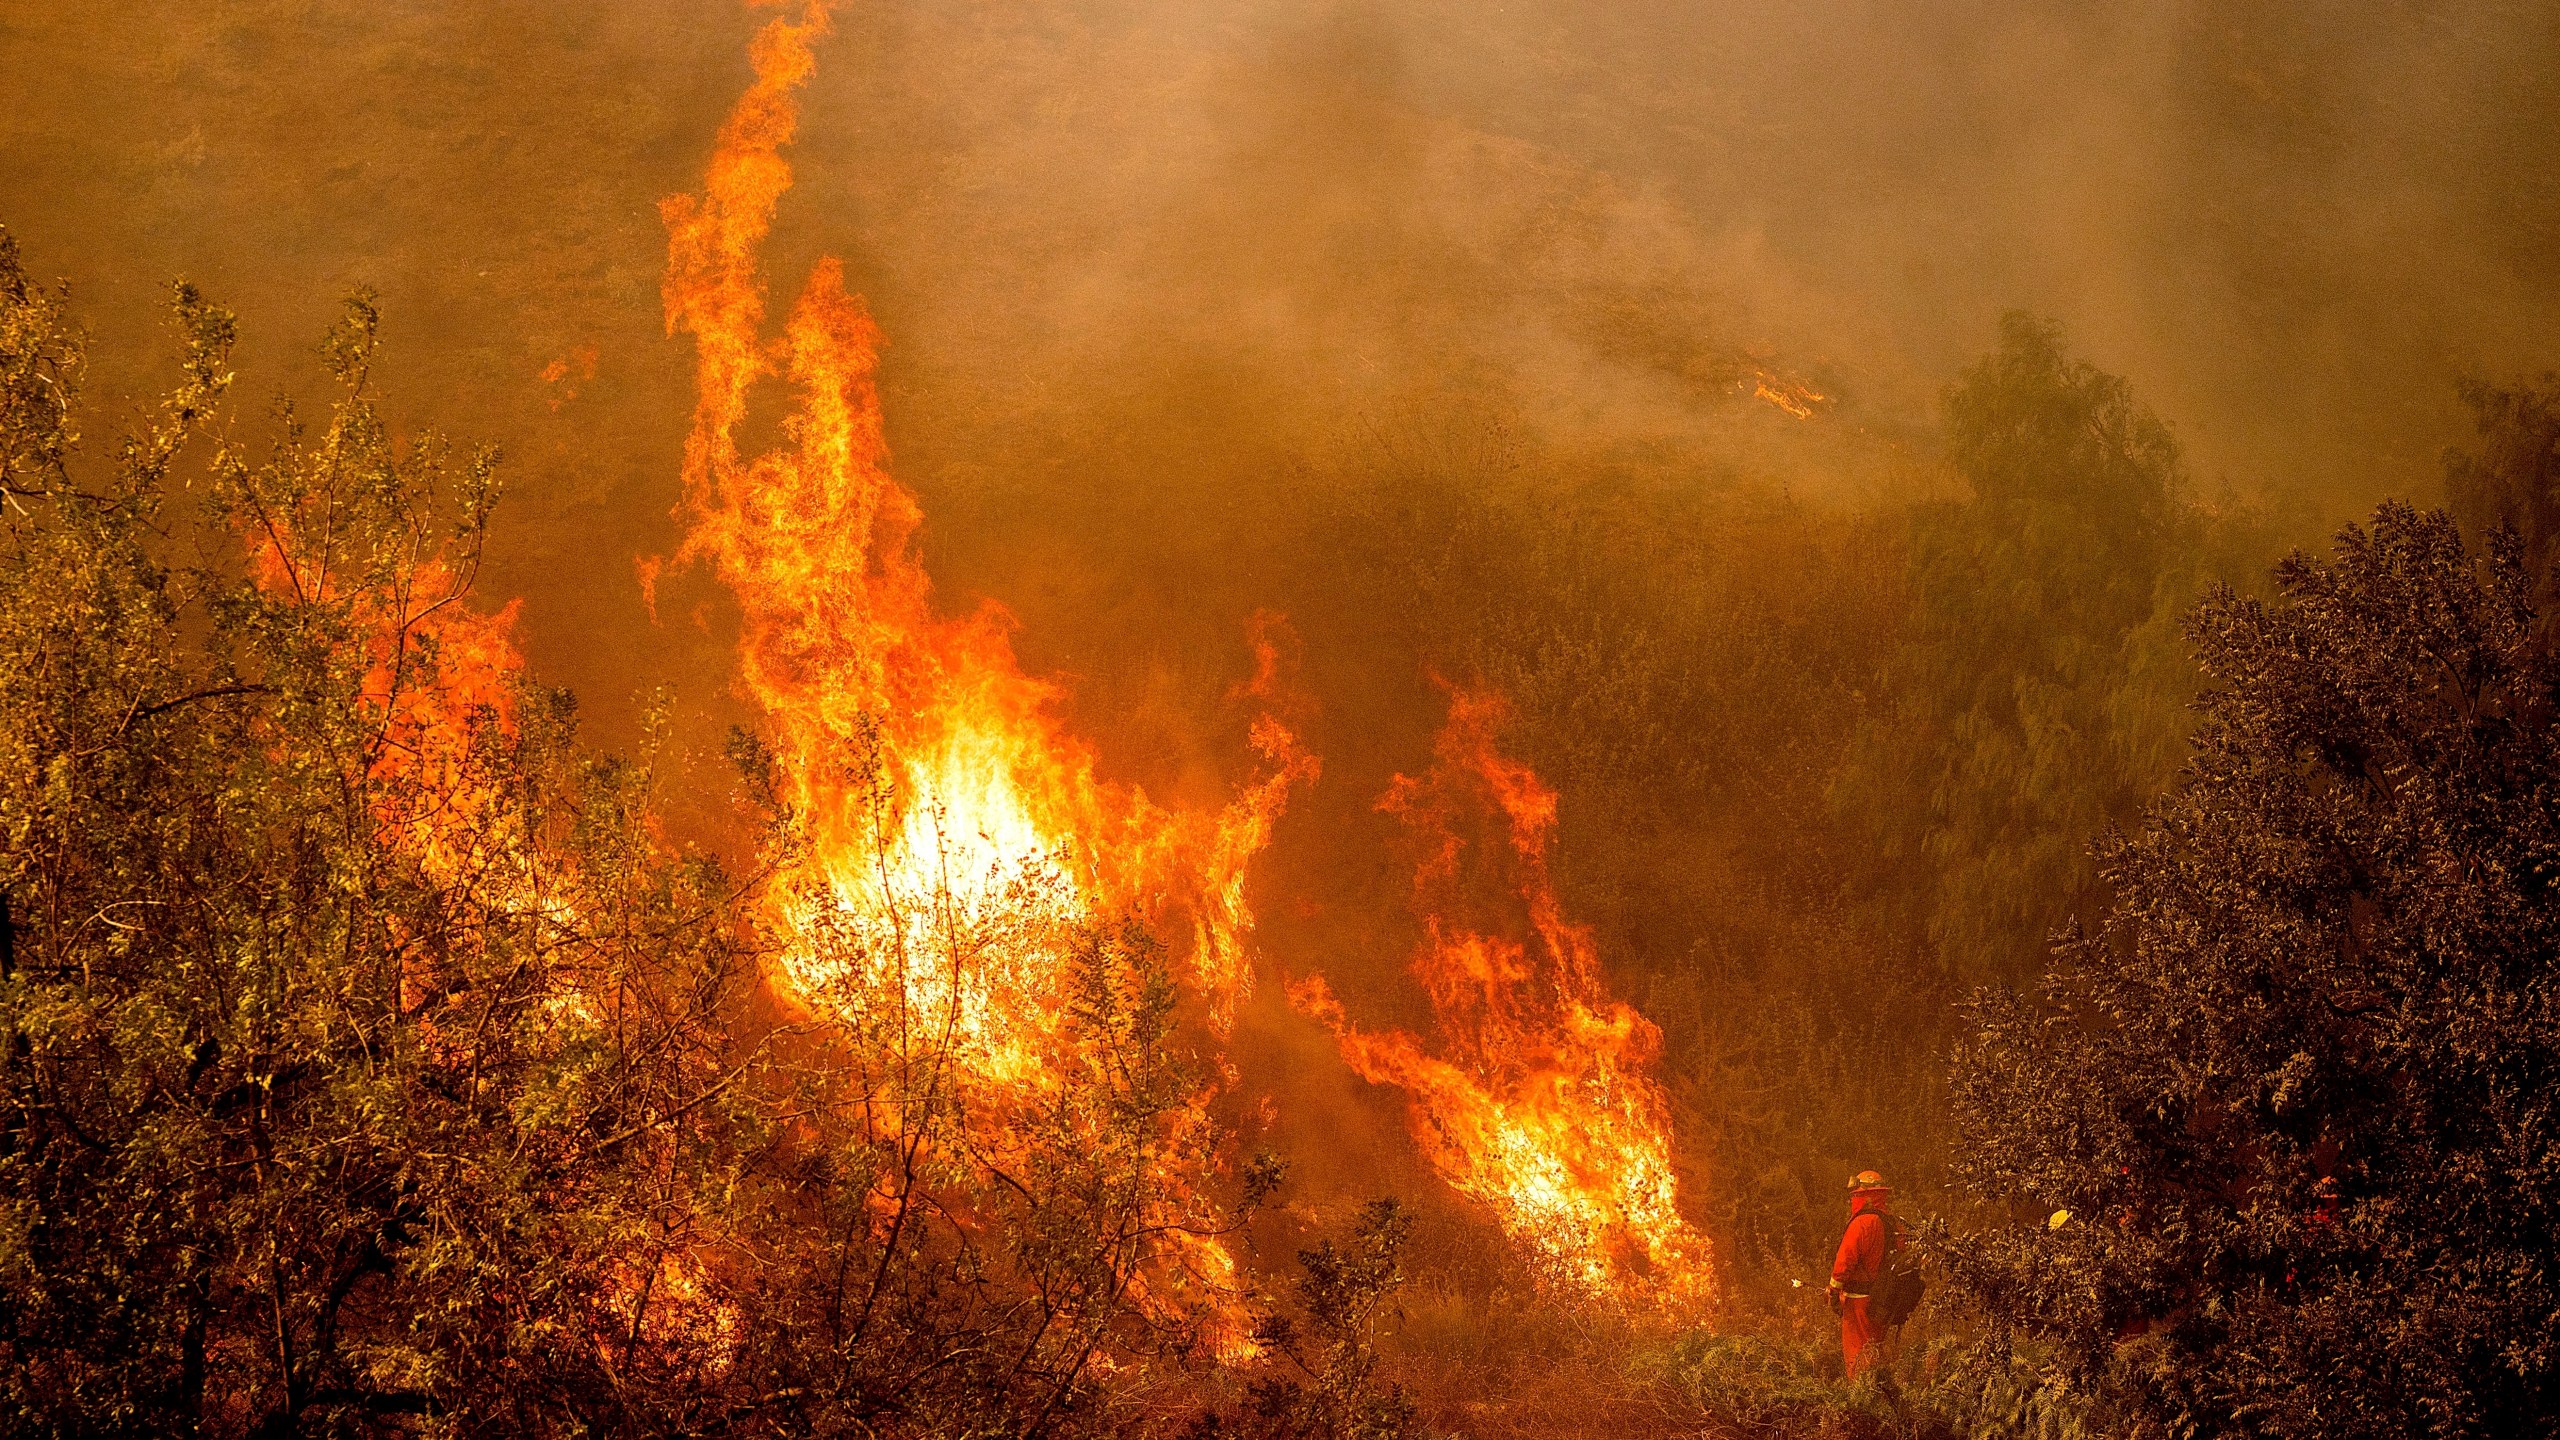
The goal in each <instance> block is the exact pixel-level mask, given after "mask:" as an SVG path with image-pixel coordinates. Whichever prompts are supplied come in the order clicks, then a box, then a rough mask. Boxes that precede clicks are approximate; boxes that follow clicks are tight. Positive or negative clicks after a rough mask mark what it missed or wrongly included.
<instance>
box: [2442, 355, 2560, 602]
mask: <svg viewBox="0 0 2560 1440" xmlns="http://www.w3.org/2000/svg"><path fill="white" fill-rule="evenodd" d="M2462 399H2463V403H2465V404H2467V405H2469V406H2470V407H2471V419H2472V426H2473V429H2474V430H2475V431H2476V432H2477V434H2478V441H2477V446H2476V448H2475V449H2473V450H2471V451H2468V452H2465V451H2454V452H2452V453H2450V454H2448V455H2446V456H2445V476H2444V480H2445V485H2444V488H2445V496H2446V498H2447V499H2448V500H2449V501H2450V502H2451V503H2452V509H2453V513H2454V518H2456V519H2458V520H2460V521H2461V522H2462V524H2463V528H2464V529H2466V530H2468V531H2470V532H2471V533H2472V534H2473V535H2475V536H2486V535H2488V534H2489V533H2490V532H2492V531H2495V530H2498V529H2502V528H2503V529H2507V530H2512V531H2514V532H2515V534H2516V539H2517V541H2518V543H2519V544H2520V545H2521V546H2522V547H2523V552H2524V562H2525V569H2526V570H2527V571H2528V572H2530V573H2531V574H2532V575H2533V577H2534V597H2533V598H2534V603H2535V605H2536V607H2537V608H2539V609H2540V610H2541V611H2542V612H2543V613H2544V614H2545V615H2551V614H2560V604H2555V603H2554V602H2555V601H2560V375H2545V376H2544V377H2542V380H2541V383H2539V384H2520V385H2511V386H2505V385H2490V384H2485V383H2482V382H2478V381H2472V382H2468V383H2465V384H2464V385H2463V386H2462Z"/></svg>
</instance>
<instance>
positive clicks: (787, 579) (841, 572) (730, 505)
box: [643, 0, 1314, 1278]
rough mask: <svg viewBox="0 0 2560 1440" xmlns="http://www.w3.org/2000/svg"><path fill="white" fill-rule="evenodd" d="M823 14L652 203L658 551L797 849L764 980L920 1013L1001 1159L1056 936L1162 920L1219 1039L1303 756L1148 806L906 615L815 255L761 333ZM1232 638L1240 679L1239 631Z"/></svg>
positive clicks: (1004, 673)
mask: <svg viewBox="0 0 2560 1440" xmlns="http://www.w3.org/2000/svg"><path fill="white" fill-rule="evenodd" d="M830 9H831V6H830V4H829V3H827V0H811V3H809V4H807V5H806V6H805V8H804V9H802V10H801V11H800V13H799V14H798V16H797V17H796V18H785V19H779V20H775V21H773V22H771V23H769V24H768V25H767V26H766V27H765V28H764V29H763V31H762V32H761V33H760V34H759V35H758V37H757V39H756V41H755V44H754V48H753V52H752V59H753V62H754V69H755V81H754V83H753V85H752V86H751V87H750V88H749V89H748V91H747V93H746V95H745V96H744V97H743V98H742V99H741V100H740V101H739V103H738V105H737V107H736V109H735V110H734V111H733V112H732V114H731V115H730V117H729V119H728V121H727V123H726V124H725V125H724V127H723V128H722V130H721V132H720V137H719V143H718V147H717V151H716V153H715V155H714V157H713V159H712V162H711V165H710V169H709V173H708V175H707V177H706V181H705V185H704V188H703V191H702V193H701V194H699V195H678V196H675V197H672V198H670V199H669V200H667V201H666V202H665V204H664V206H663V215H664V218H665V220H666V224H667V228H668V232H669V237H670V239H669V247H668V264H667V274H666V281H665V301H666V310H667V324H668V328H669V330H670V332H671V333H673V332H682V333H685V334H688V335H690V336H692V337H693V339H694V342H695V345H696V352H697V360H696V383H697V401H696V408H695V411H694V420H693V427H692V432H691V434H690V437H689V438H688V440H687V442H686V447H685V457H684V501H683V507H682V510H681V512H680V513H681V514H682V515H683V517H684V518H686V519H687V520H688V521H689V524H690V531H689V534H688V536H687V538H686V540H685V543H684V545H683V548H682V549H681V551H680V552H679V553H678V555H677V557H676V558H677V560H678V561H679V562H688V561H701V562H707V563H708V564H709V565H710V566H711V567H712V569H713V570H714V571H715V572H716V573H717V575H718V576H719V578H720V579H721V580H722V581H723V582H724V583H725V584H726V585H727V587H728V588H729V589H730V591H731V592H732V593H733V594H734V596H735V597H736V600H737V604H738V608H739V614H740V618H741V622H742V633H741V637H740V672H741V676H742V681H743V684H744V688H745V689H746V691H747V692H748V694H749V695H750V696H751V697H752V698H753V699H754V700H755V701H756V702H757V703H758V704H759V705H760V706H761V707H762V709H763V711H764V713H765V715H766V717H767V721H768V726H767V732H768V735H769V737H770V740H771V743H772V747H773V752H774V758H775V761H776V764H777V771H778V779H779V781H780V784H781V787H782V790H783V794H784V798H785V799H786V801H787V802H788V804H789V805H790V807H791V809H792V812H793V814H794V816H795V818H796V819H797V821H798V823H799V826H800V830H801V833H802V836H803V839H804V844H805V848H804V849H803V850H802V851H801V852H800V853H799V854H798V855H797V856H796V858H795V859H794V860H793V862H792V865H791V870H792V873H791V874H790V875H789V876H788V877H787V880H788V883H787V884H786V885H785V886H784V887H782V891H783V894H784V895H785V896H786V897H787V898H785V899H784V900H782V901H781V902H780V904H779V913H778V914H777V915H776V917H775V919H776V920H777V922H778V924H779V927H780V928H781V930H782V931H783V932H784V935H785V938H786V946H785V949H784V951H783V953H782V955H781V957H780V959H779V962H778V965H779V973H778V974H777V975H776V977H775V978H776V981H777V984H778V988H780V989H781V990H782V991H783V992H784V993H786V994H787V995H789V996H791V997H793V998H794V999H795V1000H796V1001H798V1002H799V1003H800V1004H802V1005H804V1006H806V1007H807V1008H809V1009H810V1010H812V1011H814V1012H816V1013H819V1014H821V1015H827V1016H831V1017H833V1018H836V1019H838V1020H841V1021H843V1022H845V1023H846V1024H848V1025H850V1026H856V1027H859V1026H865V1025H877V1024H879V1023H880V1022H881V1021H882V1018H883V1017H884V1016H891V1015H894V1016H897V1017H918V1018H921V1019H924V1020H927V1021H929V1022H930V1025H931V1027H932V1028H933V1029H934V1031H935V1032H936V1033H937V1034H938V1035H939V1036H940V1037H942V1038H941V1039H940V1040H938V1041H937V1042H936V1043H937V1044H938V1045H939V1046H940V1049H939V1050H938V1051H937V1054H938V1055H939V1056H941V1057H942V1058H945V1059H947V1060H948V1061H949V1062H950V1063H951V1065H952V1066H953V1067H954V1068H955V1070H956V1071H957V1077H958V1083H959V1084H961V1085H962V1087H963V1088H964V1090H966V1091H968V1092H970V1094H971V1097H972V1102H973V1103H972V1104H971V1107H970V1114H971V1122H970V1123H971V1124H972V1125H973V1126H976V1127H980V1128H981V1129H984V1130H986V1131H988V1132H989V1133H987V1134H985V1135H983V1136H973V1143H983V1144H984V1145H986V1146H989V1147H992V1148H993V1149H995V1150H998V1151H1000V1150H1001V1149H1002V1148H1003V1147H1004V1145H1005V1143H1006V1137H1005V1136H1004V1135H1003V1133H1001V1132H1002V1129H1003V1127H1004V1126H1005V1125H1006V1123H1007V1121H1006V1118H1005V1116H1006V1113H1007V1106H1008V1105H1009V1104H1011V1105H1017V1106H1018V1105H1019V1104H1022V1103H1026V1102H1027V1100H1028V1099H1029V1098H1031V1097H1036V1096H1037V1095H1039V1094H1040V1093H1042V1092H1044V1091H1045V1090H1048V1089H1050V1088H1052V1087H1054V1086H1055V1085H1057V1084H1058V1083H1060V1076H1061V1067H1063V1066H1066V1065H1068V1064H1069V1063H1070V1061H1069V1060H1068V1059H1066V1058H1065V1057H1064V1056H1063V1054H1062V1049H1061V1047H1062V1043H1063V1042H1062V1036H1063V1035H1064V1034H1065V1032H1066V1029H1067V1027H1068V1023H1069V1020H1070V1011H1071V1008H1072V1004H1071V1001H1072V995H1071V989H1072V985H1071V981H1072V975H1071V973H1070V969H1071V964H1072V953H1071V952H1072V950H1073V940H1074V935H1075V932H1076V931H1077V930H1078V929H1079V927H1083V926H1087V925H1089V924H1092V923H1099V922H1104V921H1110V920H1117V919H1119V918H1121V917H1129V916H1134V917H1136V918H1138V919H1140V920H1141V921H1143V922H1145V923H1147V924H1149V925H1151V926H1156V927H1159V928H1161V927H1165V926H1169V925H1177V924H1182V923H1185V922H1187V924H1188V925H1189V927H1190V929H1191V932H1192V935H1191V938H1192V941H1193V943H1192V944H1191V946H1190V950H1189V957H1188V958H1189V962H1190V971H1189V973H1190V978H1191V979H1192V980H1193V982H1194V985H1195V988H1196V990H1197V992H1198V993H1199V994H1200V996H1201V997H1202V998H1203V999H1204V1000H1205V1002H1206V1009H1207V1012H1208V1015H1209V1017H1210V1019H1211V1022H1212V1024H1213V1025H1214V1026H1216V1027H1218V1028H1220V1029H1221V1030H1223V1028H1224V1027H1225V1026H1226V1025H1227V1024H1228V1023H1230V1021H1231V1017H1232V1014H1233V1008H1234V1006H1235V1004H1236V1002H1237V1000H1238V999H1239V998H1240V996H1241V995H1242V994H1243V993H1244V991H1245V989H1246V987H1247V986H1248V984H1249V982H1250V974H1251V969H1250V966H1249V965H1248V964H1247V963H1246V961H1245V958H1244V956H1245V948H1244V947H1245V937H1246V932H1247V931H1248V930H1249V929H1250V926H1251V923H1252V922H1251V916H1250V912H1249V911H1248V910H1247V909H1246V907H1245V905H1244V903H1243V880H1244V870H1245V866H1246V864H1247V863H1248V862H1249V861H1250V860H1251V858H1252V857H1253V855H1254V854H1255V852H1256V851H1258V850H1259V849H1260V848H1261V846H1262V844H1263V843H1264V841H1265V839H1266V838H1267V836H1268V834H1269V831H1270V826H1271V823H1272V820H1273V818H1274V817H1275V816H1276V815H1277V814H1278V812H1279V810H1280V808H1281V806H1282V805H1283V804H1284V803H1285V800H1286V798H1287V794H1288V791H1289V789H1290V788H1291V787H1292V786H1294V785H1296V784H1298V783H1300V782H1302V781H1304V780H1305V779H1307V778H1309V777H1311V776H1312V775H1313V773H1314V761H1313V760H1312V759H1311V758H1310V757H1307V756H1305V755H1304V754H1302V753H1301V752H1300V751H1299V749H1298V747H1297V744H1296V741H1295V739H1294V737H1293V736H1292V735H1291V734H1290V733H1289V731H1288V730H1287V728H1286V727H1285V726H1283V725H1281V724H1280V723H1279V721H1277V720H1276V719H1273V718H1271V717H1269V716H1265V717H1263V718H1262V719H1261V720H1259V721H1258V722H1257V723H1256V724H1255V726H1254V729H1253V741H1254V745H1255V747H1256V749H1257V750H1258V751H1259V752H1260V753H1261V754H1262V756H1263V757H1264V758H1265V760H1266V761H1267V762H1268V769H1267V771H1266V773H1265V774H1264V775H1263V776H1262V777H1261V778H1260V779H1259V780H1258V781H1257V782H1256V783H1254V784H1253V785H1251V786H1250V787H1249V788H1248V789H1247V790H1246V791H1245V792H1244V793H1243V794H1242V795H1241V796H1240V797H1239V798H1238V799H1237V800H1236V801H1235V802H1234V803H1233V804H1232V805H1231V806H1229V807H1227V808H1226V809H1225V810H1223V811H1217V812H1208V813H1176V812H1171V811H1168V810H1165V809H1163V808H1161V807H1159V806H1157V805H1155V804H1153V803H1152V802H1150V801H1149V800H1148V799H1147V797H1146V796H1144V795H1143V794H1140V793H1138V792H1136V791H1134V790H1131V789H1127V788H1123V787H1116V786H1111V785H1107V784H1105V783H1103V782H1101V781H1100V780H1099V779H1098V778H1097V777H1096V776H1095V774H1094V767H1093V759H1092V755H1091V753H1090V751H1089V750H1088V749H1087V748H1086V747H1085V746H1084V745H1083V744H1082V743H1081V742H1080V741H1078V740H1077V739H1076V738H1075V737H1073V736H1071V735H1068V734H1066V733H1064V731H1063V730H1062V729H1061V727H1060V726H1059V724H1058V723H1057V721H1056V719H1055V718H1054V715H1053V713H1052V710H1053V705H1054V702H1055V700H1056V699H1057V694H1056V692H1055V690H1054V689H1053V688H1052V687H1051V686H1049V685H1047V684H1045V683H1043V682H1041V681H1039V680H1037V679H1034V678H1032V677H1029V676H1026V675H1025V674H1023V673H1022V671H1021V669H1020V668H1019V666H1018V665H1017V664H1016V662H1015V659H1014V656H1013V653H1012V647H1011V643H1010V639H1009V631H1010V624H1011V622H1010V620H1009V617H1008V616H1007V615H1006V614H1005V613H1004V612H1003V611H1002V610H1001V609H1000V608H998V607H996V606H994V605H993V604H988V605H985V606H982V607H980V608H979V609H978V610H976V611H975V612H974V613H971V614H967V615H960V616H950V615H944V614H941V613H938V612H937V611H936V610H935V608H934V606H933V604H932V597H931V585H930V582H929V581H928V579H927V577H926V575H925V573H924V570H923V568H922V565H921V564H920V562H919V560H918V558H917V554H916V547H915V536H916V531H917V528H918V526H919V524H920V523H921V519H922V516H921V513H920V511H919V509H918V506H917V503H916V500H915V498H914V496H913V495H912V494H910V493H909V492H908V491H907V490H906V489H905V488H904V487H903V486H902V485H900V484H899V483H898V482H897V481H896V480H895V479H894V478H893V477H892V476H891V474H890V471H889V456H888V449H887V445H886V443H885V441H884V439H883V435H882V428H881V413H880V404H879V397H878V394H877V391H876V389H875V385H874V371H875V366H876V357H877V352H878V345H879V334H878V331H877V329H876V328H875V327H874V325H873V323H872V321H871V318H870V316H869V315H868V313H866V311H865V309H864V307H863V305H862V303H861V301H860V300H858V299H857V298H855V297H854V296H852V295H850V294H848V293H847V291H846V289H845V284H844V274H843V269H842V267H841V266H840V265H839V264H838V263H837V262H836V261H834V260H832V259H829V260H824V261H821V262H820V263H819V264H818V265H817V266H816V268H815V269H814V271H813V272H812V273H811V275H810V277H809V279H808V281H807V283H806V285H805V286H804V287H803V288H802V290H801V292H800V295H799V297H798V299H797V300H796V301H795V302H794V303H793V304H792V306H791V309H790V311H789V313H788V315H787V317H786V318H785V320H784V322H783V325H782V330H781V334H780V335H779V337H777V338H772V339H768V338H767V337H766V335H765V318H766V316H765V298H764V288H763V282H762V279H761V277H760V275H759V273H758V264H757V254H758V250H759V248H760V247H761V245H762V243H763V241H764V239H765V237H766V234H767V232H768V231H769V230H770V228H771V226H772V223H773V217H774V211H775V207H776V205H777V203H778V201H779V200H780V198H781V196H782V195H783V194H784V192H785V191H786V190H787V189H788V188H789V186H790V183H791V170H790V166H789V165H788V163H787V162H786V161H785V160H784V159H783V157H782V152H783V150H784V148H785V147H786V146H787V145H788V144H789V143H790V142H791V139H792V137H793V133H794V130H795V128H796V126H797V123H798V112H797V102H796V99H795V93H796V91H797V90H798V88H799V87H800V86H801V85H802V84H803V83H804V82H805V81H806V80H807V79H808V78H809V77H810V75H811V74H812V73H813V70H814V65H815V59H814V53H813V50H812V46H813V44H814V42H816V41H817V40H818V39H820V38H821V37H822V36H823V35H824V34H825V33H826V31H827V29H828V24H829V12H830ZM772 378H779V379H781V380H783V381H785V382H787V383H788V384H789V385H790V387H791V388H792V390H793V392H794V395H795V400H794V404H793V408H792V410H791V413H790V415H789V417H788V418H787V419H786V420H785V421H784V423H783V430H782V433H783V436H784V441H785V443H784V444H783V445H782V446H781V447H780V448H777V449H774V450H770V451H767V452H765V453H762V454H755V455H749V454H746V453H744V452H743V451H742V449H741V446H740V443H739V439H738V431H739V426H740V424H741V422H742V421H743V420H744V418H745V416H746V414H747V409H748V403H749V400H750V397H751V395H752V394H753V393H754V391H755V390H756V388H757V386H758V385H759V384H760V383H761V382H763V381H765V380H767V379H772ZM643 578H644V581H649V582H652V583H653V582H654V579H655V571H654V569H653V568H644V571H643ZM1255 641H1256V648H1257V651H1258V653H1259V655H1260V657H1261V659H1262V661H1263V670H1264V678H1265V679H1266V680H1267V679H1268V673H1269V669H1270V666H1271V665H1272V663H1273V661H1272V655H1273V642H1272V640H1271V638H1270V633H1269V627H1268V626H1267V625H1258V626H1257V631H1256V636H1255ZM1248 688H1249V689H1251V688H1253V687H1248ZM901 1023H904V1022H903V1019H902V1020H901ZM902 1033H903V1032H902ZM1195 1252H1196V1253H1195V1255H1194V1256H1193V1262H1194V1263H1193V1265H1192V1269H1193V1270H1194V1271H1195V1273H1200V1274H1205V1275H1209V1276H1211V1277H1212V1278H1214V1277H1217V1276H1222V1275H1225V1274H1227V1273H1230V1272H1231V1264H1230V1262H1229V1258H1228V1257H1227V1256H1226V1255H1225V1254H1224V1253H1223V1252H1222V1251H1218V1250H1217V1249H1216V1246H1215V1243H1214V1242H1204V1243H1202V1244H1200V1245H1198V1246H1195Z"/></svg>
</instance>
